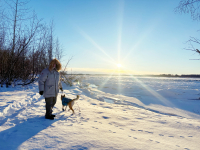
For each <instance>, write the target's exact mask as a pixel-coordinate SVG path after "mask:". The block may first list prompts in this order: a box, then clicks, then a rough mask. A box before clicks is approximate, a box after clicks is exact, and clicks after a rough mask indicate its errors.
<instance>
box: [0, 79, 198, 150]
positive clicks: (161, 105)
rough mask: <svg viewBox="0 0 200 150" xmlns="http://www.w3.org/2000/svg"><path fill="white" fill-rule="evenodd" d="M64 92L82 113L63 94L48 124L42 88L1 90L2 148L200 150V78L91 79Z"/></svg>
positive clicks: (0, 133) (0, 139) (0, 130)
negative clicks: (66, 104)
mask: <svg viewBox="0 0 200 150" xmlns="http://www.w3.org/2000/svg"><path fill="white" fill-rule="evenodd" d="M63 89H64V93H65V94H66V95H67V96H68V97H70V98H74V97H76V95H77V94H79V95H80V100H79V101H78V102H77V104H75V105H74V108H75V113H76V114H75V115H71V112H70V111H65V112H63V111H62V110H61V108H62V105H61V100H60V95H61V94H62V93H59V95H58V99H57V103H56V105H55V108H54V109H53V110H54V112H53V113H54V114H56V118H55V120H47V119H45V118H44V114H45V101H44V98H43V97H42V96H40V95H39V94H38V87H37V83H35V84H32V85H29V86H26V87H15V88H12V87H10V88H4V87H3V88H0V149H1V150H8V149H9V150H10V149H67V150H71V149H80V150H81V149H82V150H86V149H131V150H132V149H142V150H143V149H144V150H150V149H152V150H155V149H162V150H164V149H169V150H172V149H187V150H189V149H191V150H192V149H194V150H197V149H199V146H200V144H199V139H200V100H198V99H199V97H200V95H199V89H200V79H191V78H190V79H189V78H188V79H184V78H183V79H181V78H133V77H127V76H126V77H117V76H116V77H110V78H109V76H88V77H87V78H86V79H85V80H84V82H83V83H81V84H75V85H74V86H72V87H69V86H66V85H64V84H63ZM78 106H79V107H80V112H79V107H78Z"/></svg>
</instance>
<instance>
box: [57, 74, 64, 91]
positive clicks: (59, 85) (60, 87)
mask: <svg viewBox="0 0 200 150" xmlns="http://www.w3.org/2000/svg"><path fill="white" fill-rule="evenodd" d="M58 87H59V89H60V90H61V91H63V88H62V83H61V75H60V78H59V82H58Z"/></svg>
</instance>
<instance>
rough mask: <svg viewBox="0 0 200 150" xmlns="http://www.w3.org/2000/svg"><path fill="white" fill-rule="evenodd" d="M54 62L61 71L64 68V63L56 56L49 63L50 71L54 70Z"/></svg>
mask: <svg viewBox="0 0 200 150" xmlns="http://www.w3.org/2000/svg"><path fill="white" fill-rule="evenodd" d="M54 64H56V70H57V71H58V72H59V71H60V70H61V69H62V65H61V63H60V62H59V61H58V60H57V59H56V58H55V59H53V60H51V62H50V64H49V70H50V71H52V70H53V66H54Z"/></svg>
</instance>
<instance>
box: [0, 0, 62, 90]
mask: <svg viewBox="0 0 200 150" xmlns="http://www.w3.org/2000/svg"><path fill="white" fill-rule="evenodd" d="M26 6H27V2H26V1H20V0H15V1H14V0H10V1H9V0H6V1H1V0H0V84H1V87H2V86H3V85H4V84H5V85H6V87H8V86H9V85H11V84H14V85H15V84H21V85H27V84H30V83H32V82H34V81H35V80H36V79H37V77H38V74H39V73H40V72H41V71H42V70H43V69H44V68H46V67H47V66H48V64H49V61H50V59H52V58H57V59H58V60H60V59H61V56H62V49H61V48H60V44H59V40H58V39H55V36H54V24H53V21H51V23H50V24H49V25H47V24H45V23H43V22H42V20H41V19H38V18H37V15H36V14H35V13H34V12H33V13H32V14H31V13H30V9H27V8H26ZM19 81H20V82H19Z"/></svg>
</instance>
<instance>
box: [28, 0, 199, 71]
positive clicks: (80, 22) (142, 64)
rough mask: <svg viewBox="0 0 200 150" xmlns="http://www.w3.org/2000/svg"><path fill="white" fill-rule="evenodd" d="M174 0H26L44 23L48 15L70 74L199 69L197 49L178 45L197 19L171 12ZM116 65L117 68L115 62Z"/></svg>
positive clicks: (195, 32) (196, 34) (193, 33)
mask: <svg viewBox="0 0 200 150" xmlns="http://www.w3.org/2000/svg"><path fill="white" fill-rule="evenodd" d="M179 1H180V0H31V1H30V3H29V5H31V7H32V9H34V10H35V11H36V13H37V15H38V17H39V18H43V19H44V21H45V22H46V23H49V22H50V20H52V19H53V20H54V23H55V35H56V36H57V37H58V38H59V41H60V43H61V45H62V46H63V50H64V54H65V56H64V58H63V59H62V64H63V65H64V64H65V63H66V62H67V60H68V59H69V58H70V57H71V56H73V59H72V60H71V61H70V64H69V66H68V69H69V70H70V71H71V69H72V71H73V73H112V72H116V71H119V70H120V72H122V73H125V72H126V73H133V74H163V73H165V74H168V73H169V74H200V61H194V60H190V59H197V58H199V55H198V54H195V53H194V52H192V51H187V50H184V48H187V47H188V44H186V43H185V42H186V41H187V40H189V38H190V36H193V37H197V38H200V37H199V32H198V30H199V29H200V26H199V22H197V21H193V20H192V19H191V17H190V15H189V14H176V13H175V12H174V8H175V7H177V6H178V3H179ZM118 63H120V64H121V65H122V67H121V68H118V67H117V64H118Z"/></svg>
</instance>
